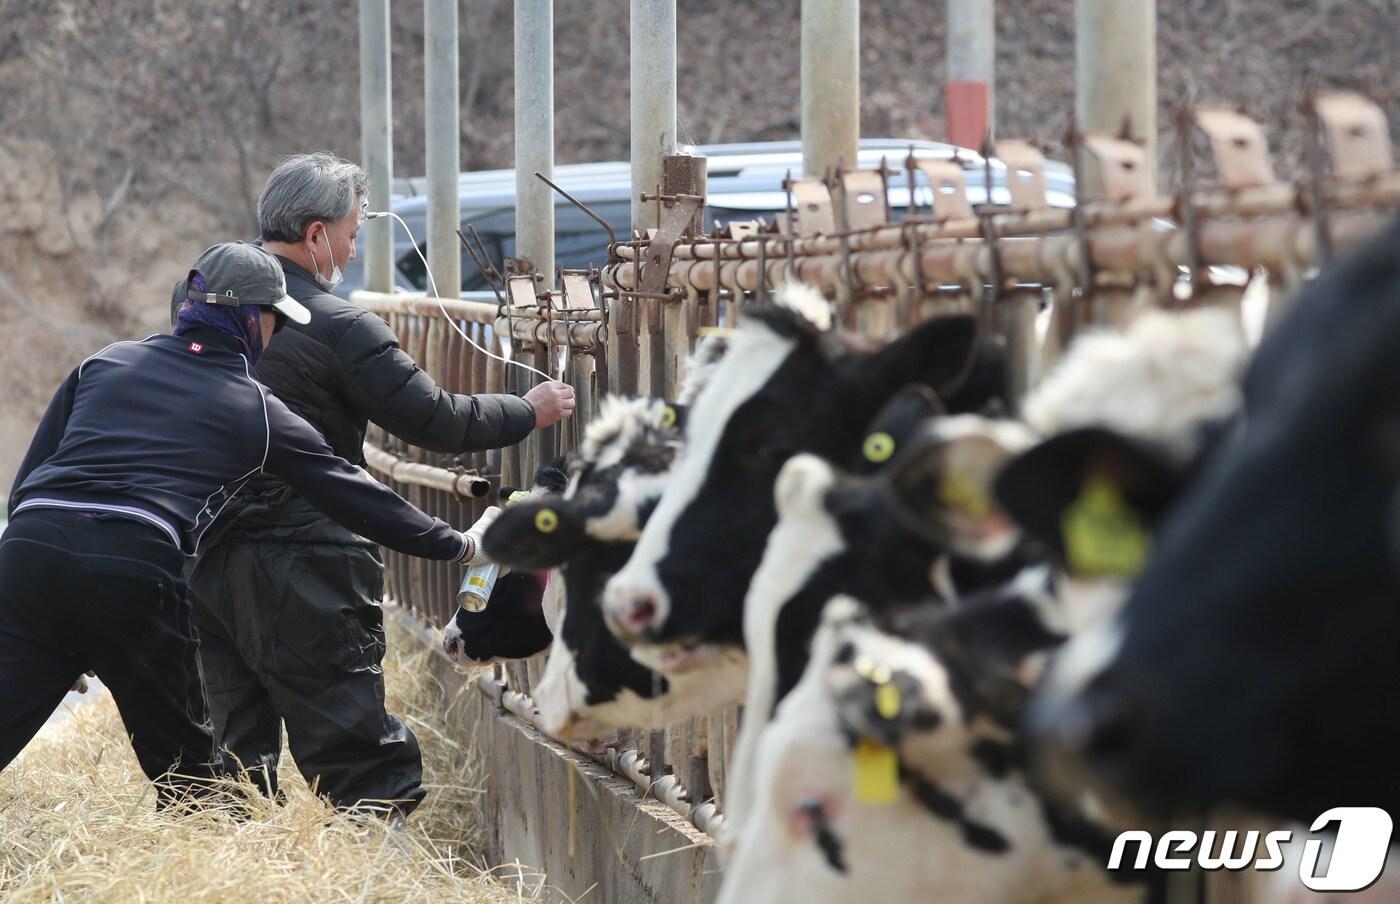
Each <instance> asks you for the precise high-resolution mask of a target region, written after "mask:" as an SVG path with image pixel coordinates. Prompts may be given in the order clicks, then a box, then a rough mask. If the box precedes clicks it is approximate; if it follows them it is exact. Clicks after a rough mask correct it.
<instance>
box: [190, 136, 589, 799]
mask: <svg viewBox="0 0 1400 904" xmlns="http://www.w3.org/2000/svg"><path fill="white" fill-rule="evenodd" d="M366 187H367V181H366V178H365V174H364V172H363V171H362V170H361V169H360V168H359V167H357V166H355V165H353V164H351V163H348V162H346V161H344V160H341V159H339V158H337V157H335V156H334V155H331V154H325V153H318V154H304V155H298V156H295V157H289V158H287V159H286V160H284V161H282V163H281V164H280V165H279V166H278V167H277V168H276V169H275V170H274V171H273V173H272V175H271V176H270V177H269V178H268V181H267V186H266V187H265V188H264V189H263V193H262V196H261V198H259V201H258V225H259V228H260V230H261V232H262V245H263V247H264V248H265V249H266V250H268V251H270V252H272V253H273V254H274V255H276V256H277V258H278V260H279V261H280V262H281V264H282V269H283V272H284V273H285V274H286V279H287V293H288V294H289V295H291V296H292V297H293V298H295V299H296V300H297V301H300V302H301V303H302V304H303V305H305V306H306V307H307V308H309V309H310V311H311V315H312V316H311V322H310V323H309V324H307V325H305V326H301V325H297V324H290V325H289V326H288V328H287V329H284V330H282V331H281V332H280V333H279V334H278V335H277V338H276V340H275V341H273V342H272V343H270V344H269V345H268V348H267V351H266V352H265V353H264V355H263V357H262V360H261V361H259V363H258V366H257V378H258V380H259V381H260V382H262V383H264V384H265V385H267V386H268V387H269V388H270V389H272V391H273V392H274V393H276V394H277V396H278V397H279V398H280V399H281V400H282V401H283V402H285V403H286V405H287V407H288V408H290V409H291V410H292V411H294V412H295V413H297V414H299V415H301V416H302V417H304V418H306V420H308V421H310V422H311V424H312V425H313V426H315V427H316V428H317V429H318V430H319V431H320V432H321V434H322V435H323V436H325V438H326V441H327V442H328V443H329V444H330V446H331V448H333V449H334V450H335V451H336V453H337V454H339V455H341V456H343V457H344V458H346V459H348V460H349V461H352V462H355V463H356V464H360V465H363V464H364V460H365V459H364V453H363V445H364V439H365V429H366V424H367V422H370V421H373V422H374V423H375V424H378V425H379V426H380V427H382V428H384V429H385V430H386V431H388V432H389V433H392V434H393V435H395V436H397V437H399V438H401V439H403V440H405V441H407V442H409V443H412V444H414V445H418V446H422V447H424V448H426V449H431V450H433V451H436V452H453V453H455V452H468V451H476V450H481V449H492V448H499V447H502V446H508V445H511V444H514V443H517V442H520V441H521V440H522V439H524V438H525V437H526V436H528V435H529V433H530V431H531V430H533V429H535V428H536V427H545V426H548V425H550V424H553V423H555V422H557V421H558V420H560V419H561V418H563V417H566V416H568V415H569V414H570V413H571V412H572V411H573V406H574V398H573V390H572V389H571V388H570V387H568V386H567V385H565V384H563V383H557V382H549V383H542V384H540V385H539V386H536V387H535V388H534V389H532V390H531V391H530V392H528V393H526V395H525V396H524V398H520V397H517V396H513V395H475V396H468V395H454V394H452V393H450V392H447V391H445V390H443V389H442V388H441V387H439V386H437V385H436V384H435V383H434V382H433V380H432V378H431V377H429V376H428V375H427V374H426V373H424V372H423V371H422V370H421V369H419V367H418V365H417V364H416V363H414V361H413V359H412V358H410V357H409V356H408V355H407V354H406V353H405V352H404V351H403V350H402V349H401V348H399V343H398V339H397V337H395V335H394V333H393V330H391V329H390V327H389V325H388V324H387V323H385V322H384V321H383V320H382V319H381V318H379V317H378V316H376V315H374V314H372V313H370V312H369V311H366V310H365V309H363V308H360V307H358V306H356V305H353V304H351V303H349V302H347V301H345V300H343V299H340V298H337V297H336V296H334V295H332V294H330V290H331V289H333V288H334V287H335V284H336V283H338V282H339V281H340V265H342V264H344V263H346V262H348V261H349V259H350V258H351V257H353V256H354V253H355V236H356V233H357V232H358V231H359V226H360V222H361V219H362V213H361V211H362V205H361V202H362V199H363V198H364V197H365V190H366ZM235 505H239V506H240V508H239V509H238V511H237V512H236V514H235V517H234V518H233V519H231V522H230V524H229V526H228V527H227V528H226V529H225V530H224V531H223V532H222V533H221V534H220V536H219V537H217V538H215V540H214V542H213V543H212V544H210V545H209V547H208V548H207V550H206V551H205V552H204V553H203V555H202V556H201V557H200V560H199V563H198V565H197V566H196V567H195V570H194V572H193V574H192V576H191V581H190V587H191V590H192V592H193V594H194V598H195V604H196V605H195V614H196V622H197V625H198V628H199V632H200V639H201V659H202V661H203V665H204V673H205V679H206V683H207V685H208V693H209V704H210V710H211V712H212V714H213V718H214V732H215V739H216V740H217V741H218V742H219V743H220V744H221V745H222V746H223V747H224V748H226V749H227V750H228V751H229V752H230V753H232V754H233V756H234V757H236V758H237V761H238V762H239V763H241V764H242V766H243V767H244V768H246V769H248V770H249V773H250V774H251V775H253V776H254V777H255V779H257V780H258V781H259V783H260V784H262V786H263V788H264V790H265V791H266V792H267V793H269V794H273V795H275V794H276V789H277V773H276V768H277V760H278V757H279V755H280V753H281V734H280V725H281V723H282V722H283V721H285V723H286V727H287V738H288V742H289V744H290V746H291V751H292V756H293V758H294V759H295V760H296V764H297V766H298V768H299V769H300V770H301V772H302V774H303V775H304V776H306V779H307V781H308V782H316V783H317V785H318V788H319V791H320V793H321V794H322V795H324V796H325V797H327V798H328V799H329V800H330V801H331V802H332V803H334V804H336V805H337V806H343V807H356V806H357V805H360V804H362V802H363V803H364V804H365V806H364V809H370V810H372V809H376V808H377V807H376V803H375V802H380V805H381V806H382V805H384V803H387V804H388V806H390V807H391V808H392V809H393V810H395V811H398V812H400V813H405V814H406V813H408V812H409V811H411V810H412V809H413V808H414V807H415V806H417V804H418V803H419V802H420V801H421V800H422V799H423V797H424V794H425V792H424V790H423V787H422V759H421V755H420V753H419V749H418V743H417V740H416V739H415V738H414V736H413V733H412V732H411V731H409V730H408V729H407V728H406V727H405V726H404V725H403V724H402V723H401V722H400V721H399V720H398V719H396V718H394V717H393V716H391V715H389V714H388V713H387V712H385V709H384V680H383V674H382V672H381V671H380V662H381V660H382V658H383V655H384V630H383V613H382V610H381V608H380V603H379V601H380V598H381V597H382V594H383V583H384V582H383V578H384V565H383V559H382V558H381V556H380V553H379V548H378V546H377V545H376V544H374V543H372V542H370V541H369V540H367V539H365V538H364V537H361V536H359V535H357V534H355V533H354V532H352V531H350V530H347V529H345V528H343V527H341V526H340V525H338V524H336V523H335V522H333V521H331V520H330V519H329V518H327V517H326V516H325V515H323V514H321V513H320V512H319V511H317V510H316V508H315V507H314V506H312V505H311V503H310V502H309V501H307V500H306V499H305V498H303V497H302V496H300V495H298V494H297V493H295V492H293V491H292V490H291V488H289V487H288V486H286V485H285V484H283V483H281V482H278V481H275V480H271V479H262V480H259V481H257V482H256V483H255V484H252V485H250V486H249V487H248V489H246V490H245V491H244V494H243V496H242V497H241V498H240V499H239V500H237V501H236V502H235Z"/></svg>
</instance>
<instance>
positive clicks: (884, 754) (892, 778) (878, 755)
mask: <svg viewBox="0 0 1400 904" xmlns="http://www.w3.org/2000/svg"><path fill="white" fill-rule="evenodd" d="M852 753H853V754H854V756H855V764H854V768H853V772H852V775H851V784H852V790H853V791H854V793H855V798H856V801H857V802H859V803H863V804H872V805H874V806H877V807H884V806H889V805H890V804H892V803H894V802H895V800H896V799H897V798H898V797H899V758H898V757H897V756H895V752H894V750H893V749H891V748H889V747H885V746H883V745H880V744H876V743H875V742H874V741H861V742H860V743H859V744H857V745H856V749H855V750H854V751H852Z"/></svg>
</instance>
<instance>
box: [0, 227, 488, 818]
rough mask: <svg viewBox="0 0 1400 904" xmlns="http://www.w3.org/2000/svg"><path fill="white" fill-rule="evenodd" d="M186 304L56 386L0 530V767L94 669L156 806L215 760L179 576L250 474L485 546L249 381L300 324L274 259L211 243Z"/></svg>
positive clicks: (468, 552)
mask: <svg viewBox="0 0 1400 904" xmlns="http://www.w3.org/2000/svg"><path fill="white" fill-rule="evenodd" d="M184 295H185V301H184V302H183V303H182V304H181V307H180V312H179V318H178V320H177V323H176V326H175V330H174V333H173V334H171V335H161V336H152V337H150V338H148V339H144V340H141V341H132V342H117V343H114V344H112V345H109V346H107V347H106V348H104V349H102V350H101V351H99V352H97V353H96V354H94V355H92V356H91V357H89V358H88V359H87V360H85V361H83V363H82V364H80V365H79V366H78V367H77V368H76V369H75V370H74V371H73V373H72V374H71V375H70V376H69V378H68V379H67V380H66V381H65V382H64V384H63V385H62V386H61V387H60V388H59V390H58V392H57V394H56V395H55V396H54V398H53V401H52V402H51V403H50V405H49V408H48V411H47V412H46V413H45V415H44V418H43V420H42V421H41V422H40V425H39V428H38V430H37V432H36V433H35V435H34V439H33V441H32V442H31V444H30V447H29V451H28V453H27V454H26V455H25V457H24V460H23V461H22V462H21V464H20V468H19V474H18V476H17V477H16V478H15V484H14V489H13V491H12V492H11V494H10V497H9V512H10V523H9V525H8V527H7V528H6V530H5V533H4V534H3V536H0V687H4V688H5V689H6V705H5V706H4V707H3V708H0V770H3V769H4V767H5V766H6V765H8V764H9V763H10V761H11V760H13V759H14V757H15V756H16V755H17V754H18V753H19V751H20V750H21V749H23V748H24V746H25V745H26V744H27V743H28V742H29V740H30V739H31V738H32V737H33V736H34V734H35V733H36V732H37V731H38V730H39V728H40V727H41V726H42V725H43V724H44V722H45V720H46V719H47V718H48V716H49V714H50V713H51V712H53V710H54V708H55V707H56V706H57V705H58V703H59V701H60V700H61V699H62V698H63V695H64V693H65V692H66V691H67V690H68V688H69V687H70V686H71V685H72V684H73V683H74V681H75V680H76V679H77V678H78V676H80V675H81V674H82V673H83V672H84V671H88V670H92V671H95V672H96V673H97V676H98V677H99V678H101V679H102V681H103V683H105V684H106V685H107V687H108V688H110V689H111V691H112V695H113V697H114V698H115V699H116V702H117V707H118V709H119V710H120V711H121V715H122V721H123V723H124V724H125V726H126V730H127V733H128V734H129V735H130V736H131V743H132V747H133V748H134V749H135V751H136V756H137V759H138V760H139V762H140V764H141V768H142V769H143V770H144V771H145V773H146V775H147V776H148V777H149V778H150V779H151V780H152V781H153V782H155V784H156V787H157V791H158V794H157V801H158V802H159V803H160V804H161V805H164V804H167V803H170V802H171V801H172V800H179V799H182V798H183V797H184V796H185V795H187V794H192V793H193V794H196V795H198V794H200V793H202V792H203V791H206V790H207V789H208V787H209V785H210V780H211V779H212V778H214V777H216V776H218V775H220V774H222V772H223V771H224V764H223V759H222V756H221V755H220V754H219V752H218V751H217V750H216V749H215V745H214V738H213V733H212V726H211V724H210V719H209V711H208V707H207V704H206V699H205V692H204V687H203V684H202V680H201V675H200V671H199V665H198V661H197V655H198V645H199V641H198V635H197V634H196V632H195V630H194V628H193V627H192V616H191V607H190V601H189V598H188V595H187V593H186V586H185V582H184V577H183V573H184V568H185V562H186V560H187V558H189V557H193V556H195V555H197V554H198V553H199V551H200V547H201V543H202V542H203V541H204V538H205V537H206V535H207V534H208V532H209V529H210V527H211V526H212V525H213V524H214V523H215V522H216V521H217V520H218V518H219V516H220V514H221V513H222V512H223V510H224V507H225V506H226V505H227V504H228V502H229V500H230V499H232V498H233V497H234V496H235V495H236V494H237V493H238V492H239V491H240V490H241V489H242V488H243V486H244V485H245V484H246V483H247V482H248V481H249V480H251V479H252V478H254V477H256V476H257V475H259V474H274V475H276V476H277V477H278V478H280V479H281V480H284V481H286V482H287V484H288V485H290V486H292V487H294V488H295V489H296V491H297V492H298V493H300V494H301V495H302V496H303V497H305V498H306V499H309V500H311V501H312V502H313V503H314V504H315V505H317V506H318V507H319V508H320V509H321V510H322V511H323V512H325V513H326V514H327V515H328V516H330V517H332V518H335V519H336V520H338V521H339V522H341V523H342V524H345V525H346V526H347V527H349V528H351V529H352V530H354V531H356V532H357V533H359V534H362V535H364V536H366V537H370V538H373V539H375V540H377V541H378V542H381V543H383V544H384V545H386V546H389V547H391V548H393V549H395V550H398V551H400V552H404V553H407V554H409V555H415V556H421V557H423V558H428V559H438V560H457V561H473V560H474V559H475V558H476V556H477V549H478V545H479V544H478V542H477V537H476V536H475V535H474V533H473V531H468V532H467V533H462V532H460V531H458V530H456V529H454V528H453V527H451V526H450V525H448V524H446V523H444V522H443V521H440V520H438V519H436V518H433V517H430V516H429V515H426V514H424V513H423V512H421V511H419V510H418V509H416V508H414V507H413V506H412V505H410V504H409V503H408V502H406V501H405V500H403V499H402V498H400V497H399V496H398V495H396V494H395V493H394V492H393V491H391V490H390V489H388V488H387V487H385V486H384V485H383V484H381V483H379V482H378V481H376V480H374V479H373V478H372V477H370V476H369V475H368V474H367V473H366V472H365V471H364V470H362V469H361V468H358V467H356V466H355V465H353V464H351V463H350V462H348V461H346V460H345V459H344V458H341V457H340V456H338V455H336V454H335V453H334V452H333V451H332V450H331V448H330V446H328V445H327V444H326V441H325V440H324V439H323V438H322V437H321V434H319V433H318V432H317V431H316V429H315V428H314V427H312V426H311V425H310V424H309V423H307V422H306V421H305V420H303V419H302V418H301V417H299V416H298V415H296V414H294V413H292V412H291V410H289V409H288V408H287V406H286V405H285V404H283V403H282V402H281V401H280V400H278V399H277V397H276V396H274V395H273V394H272V393H270V392H268V391H266V389H265V388H264V387H263V386H262V385H261V384H259V383H258V382H256V381H255V380H254V379H253V377H252V376H251V373H252V368H253V365H254V364H256V363H257V360H258V358H259V356H260V355H261V354H262V350H263V346H264V343H265V341H266V340H267V339H268V338H270V337H271V336H272V334H273V333H274V332H276V330H277V329H278V328H279V327H280V325H281V324H282V323H283V322H284V321H285V320H290V321H292V322H296V323H301V324H305V323H308V322H309V321H310V319H311V312H310V311H309V310H308V309H307V308H306V307H305V306H304V305H302V304H301V303H300V302H298V301H296V300H295V299H293V298H291V297H289V296H288V295H287V287H286V282H285V279H284V277H283V274H282V268H281V267H280V266H279V265H278V263H277V261H276V260H275V259H274V258H273V257H272V255H271V254H269V253H267V252H266V251H263V250H262V249H261V248H258V247H257V246H255V245H247V244H242V243H228V244H222V245H215V246H214V247H212V248H210V249H208V250H207V251H205V252H204V254H203V255H201V256H200V258H199V260H198V261H196V262H195V265H194V268H193V269H191V270H190V271H189V275H188V277H187V278H186V279H185V285H184ZM474 530H475V529H474Z"/></svg>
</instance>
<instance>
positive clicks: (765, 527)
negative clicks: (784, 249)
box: [604, 284, 986, 668]
mask: <svg viewBox="0 0 1400 904" xmlns="http://www.w3.org/2000/svg"><path fill="white" fill-rule="evenodd" d="M781 291H782V293H783V294H784V295H785V296H789V297H791V296H793V295H800V294H808V295H815V293H814V291H813V290H810V289H805V288H803V287H801V286H795V285H792V284H789V285H788V286H786V287H784V288H783V289H782V290H781ZM815 300H816V301H818V302H820V298H819V297H817V298H816V299H815ZM976 333H977V330H976V325H975V322H974V320H973V319H972V318H971V317H966V316H958V317H944V318H938V319H935V320H931V321H927V322H925V323H923V324H920V325H919V326H918V327H916V328H914V329H913V330H912V331H910V332H909V333H908V334H906V335H905V336H903V337H901V338H899V339H896V340H894V341H892V342H890V343H889V344H888V345H886V346H884V347H883V348H879V349H877V350H874V351H870V350H857V349H855V348H853V346H852V345H851V342H850V341H849V340H847V339H845V338H843V337H842V336H840V335H838V334H833V333H824V332H822V331H820V330H818V329H816V328H815V327H814V326H813V325H812V323H811V322H810V321H809V320H807V319H805V318H803V317H801V316H800V315H798V314H795V313H793V312H792V311H791V310H788V309H786V308H783V307H760V308H754V309H752V310H749V311H746V312H745V315H744V320H743V323H742V325H741V326H740V328H739V330H738V332H737V334H736V335H735V336H734V337H733V338H732V340H731V345H730V350H729V353H728V354H727V355H726V356H725V358H724V360H723V361H722V362H721V364H720V366H719V368H718V369H717V370H716V372H715V374H714V376H713V377H712V378H711V380H710V381H709V383H708V384H707V385H706V386H705V388H704V389H703V390H702V391H701V392H700V394H699V396H698V397H697V398H696V401H695V405H694V408H693V411H692V412H691V418H690V425H689V427H688V429H687V431H686V437H685V447H684V449H683V450H682V451H681V454H680V457H679V459H678V460H677V463H676V467H675V469H674V470H673V472H672V475H671V478H670V480H669V481H668V483H667V486H666V490H665V492H664V493H663V494H662V497H661V501H660V502H659V503H658V504H657V507H656V511H655V512H654V513H653V515H652V517H651V520H649V521H648V522H647V525H646V527H645V528H644V529H643V531H642V536H641V539H640V540H639V541H638V543H637V548H636V551H635V552H634V553H633V555H632V557H631V558H630V559H629V560H628V562H627V564H626V565H625V566H624V567H623V569H622V570H621V571H620V572H618V574H617V575H616V576H614V577H613V579H612V580H611V581H609V582H608V585H607V589H606V590H605V592H604V602H605V613H606V615H607V618H608V621H609V624H610V626H611V627H612V628H613V630H614V631H615V632H616V633H617V634H618V635H619V636H620V637H622V638H623V639H624V641H625V642H628V643H630V644H632V645H633V655H634V656H637V657H638V658H642V659H643V660H644V661H647V662H648V663H650V664H652V665H655V666H658V667H663V666H662V663H663V660H666V661H668V662H669V664H670V665H672V667H673V668H674V667H683V665H684V662H685V653H684V651H686V650H688V649H690V648H691V647H693V646H696V645H698V644H701V643H719V644H724V645H728V646H732V647H735V648H738V647H741V646H742V644H743V614H742V613H743V600H744V595H745V593H746V591H747V589H748V586H749V582H750V579H751V578H752V577H753V574H754V571H755V570H756V569H757V568H758V564H759V560H760V559H761V557H762V555H763V547H764V541H765V539H766V537H767V535H768V533H769V532H770V531H771V530H772V528H773V525H774V523H775V522H776V521H777V510H776V508H775V507H774V502H773V484H774V481H775V480H776V478H777V475H778V470H779V469H780V468H781V467H782V465H783V463H784V462H785V461H787V460H788V459H789V458H791V457H792V456H793V455H795V454H797V453H800V452H812V453H815V454H819V455H822V456H824V457H827V458H830V459H832V460H836V461H849V460H852V459H853V458H854V457H855V456H856V455H857V454H858V453H859V451H860V444H861V442H862V440H863V437H864V434H863V432H862V428H863V427H864V425H865V423H866V421H867V420H868V419H869V418H870V416H871V414H872V413H873V412H874V411H876V410H877V409H879V408H880V407H881V406H882V405H883V404H884V403H885V402H886V401H888V400H889V399H890V398H891V397H892V396H893V395H894V394H895V393H896V392H897V391H898V390H899V389H900V388H902V387H904V386H906V385H908V384H910V383H922V384H924V385H926V386H928V387H930V388H931V389H932V390H933V391H934V392H935V393H936V394H937V395H938V396H939V397H940V398H942V399H945V400H946V401H947V404H948V408H949V410H951V411H959V410H962V409H963V408H964V407H966V406H968V405H974V406H978V405H980V404H981V403H983V402H984V401H986V398H985V397H983V398H972V395H973V393H972V392H971V391H970V390H969V391H965V392H962V393H959V392H958V390H959V388H960V387H961V386H962V384H963V383H964V380H965V378H966V377H967V375H968V373H969V370H970V369H971V368H972V365H973V363H974V361H975V360H976V356H975V355H974V352H975V351H976ZM975 385H976V386H977V387H978V389H979V390H980V389H982V388H983V387H982V384H981V382H980V381H978V382H976V384H975ZM977 394H978V395H983V396H985V395H986V393H985V392H979V393H977Z"/></svg>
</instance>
